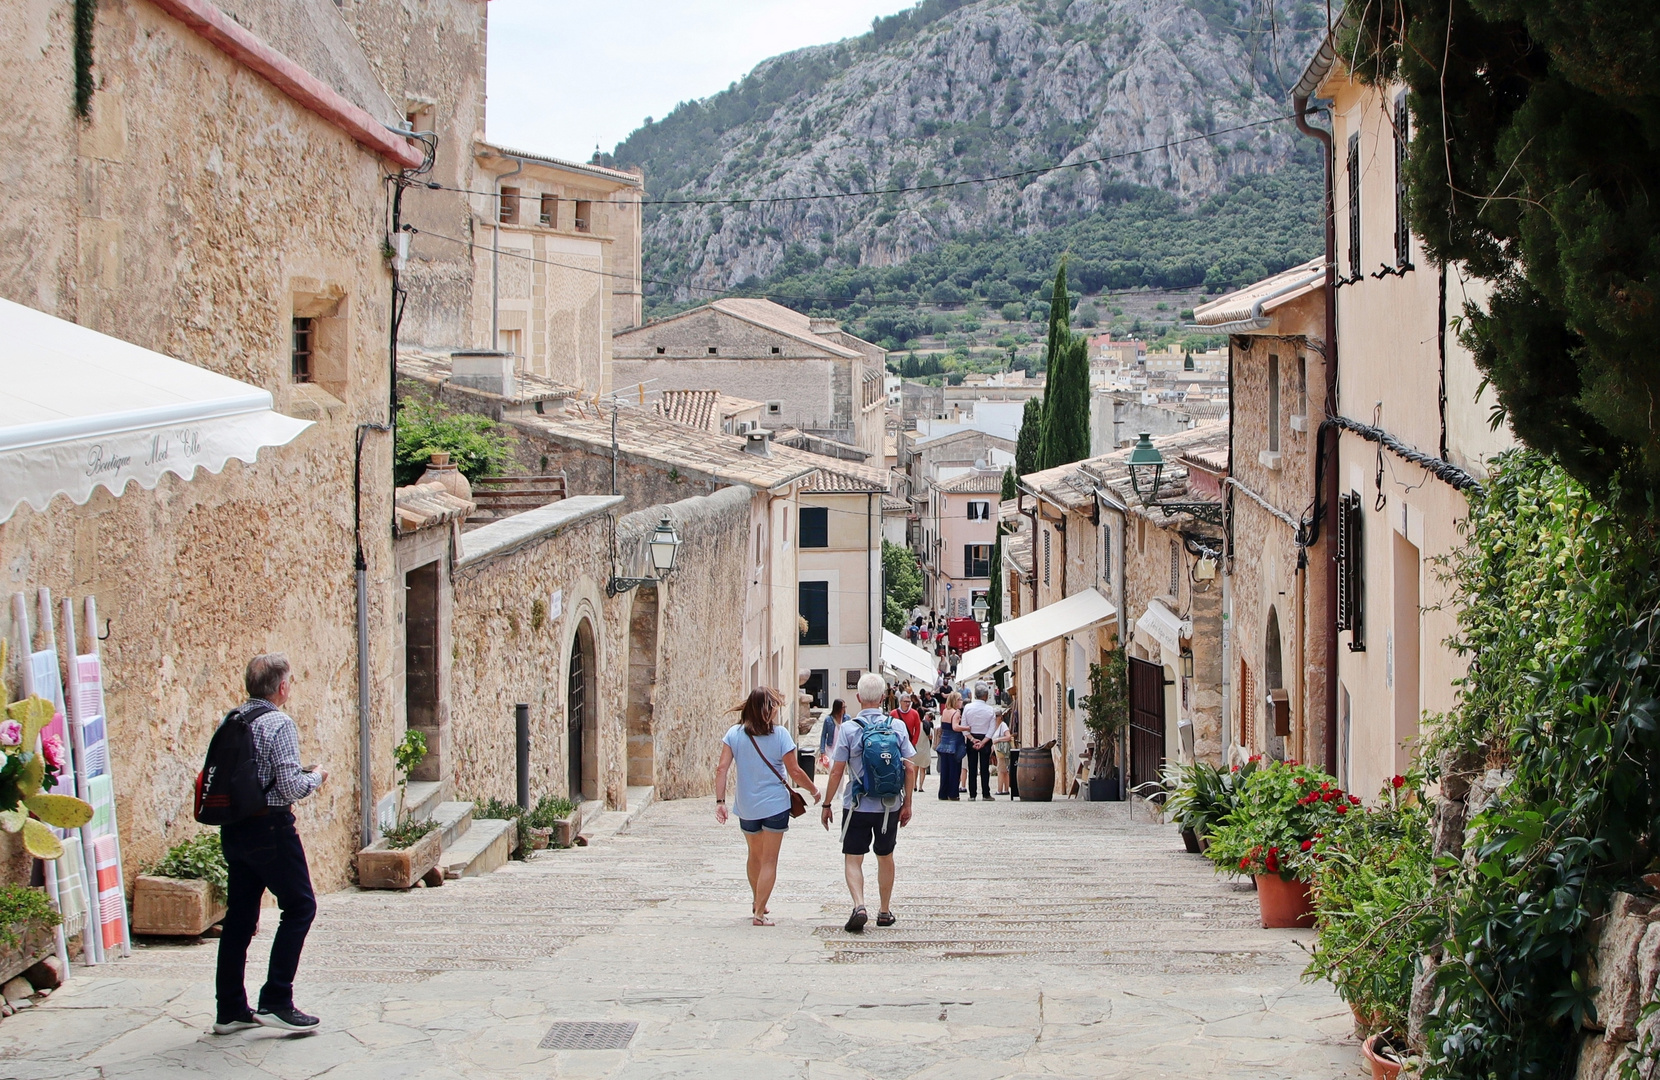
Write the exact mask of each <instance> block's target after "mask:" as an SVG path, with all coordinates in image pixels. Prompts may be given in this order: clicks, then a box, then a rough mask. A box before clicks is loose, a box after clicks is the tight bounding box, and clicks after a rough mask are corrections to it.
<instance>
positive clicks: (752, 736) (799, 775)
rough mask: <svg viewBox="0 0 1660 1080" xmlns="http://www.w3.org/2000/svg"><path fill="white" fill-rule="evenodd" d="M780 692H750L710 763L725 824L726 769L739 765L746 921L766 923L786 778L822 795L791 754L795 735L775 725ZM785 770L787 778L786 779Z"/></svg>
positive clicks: (784, 820)
mask: <svg viewBox="0 0 1660 1080" xmlns="http://www.w3.org/2000/svg"><path fill="white" fill-rule="evenodd" d="M783 703H784V695H783V694H780V693H779V692H778V691H777V690H774V689H773V688H772V687H770V686H758V687H756V688H755V689H754V690H751V691H750V692H749V697H748V698H746V699H745V700H744V703H743V704H742V705H740V706H739V707H738V708H737V709H736V710H735V711H736V712H738V713H739V714H740V719H739V722H738V723H736V724H733V725H732V728H731V730H729V731H728V732H727V733H726V737H725V738H723V739H722V740H721V751H720V764H719V765H717V766H715V820H716V821H718V822H720V823H721V824H722V825H725V824H726V820H727V817H728V815H727V811H726V774H727V772H728V770H730V769H731V768H732V766H733V765H734V764H736V765H737V767H738V781H737V790H736V791H735V792H734V793H733V805H732V809H733V812H734V813H736V814H737V815H738V827H739V828H740V829H742V830H743V834H744V840H745V842H747V843H748V844H749V888H750V891H751V892H752V893H753V894H754V903H753V904H752V905H751V906H750V921H751V922H752V923H753V924H754V925H756V926H771V925H773V922H772V920H771V919H769V918H767V901H768V900H769V899H770V898H771V897H772V887H773V884H774V882H776V881H777V880H778V850H779V848H781V847H782V846H783V844H784V833H785V832H786V831H788V829H789V827H790V786H789V780H793V781H794V782H795V786H796V787H798V788H800V789H801V790H803V791H811V792H812V793H813V801H814V802H815V803H816V802H818V801H819V799H820V798H822V796H821V795H820V794H819V790H818V788H817V787H816V786H815V785H814V784H813V781H812V779H811V778H810V777H808V775H807V774H806V773H805V772H804V771H802V768H801V766H800V765H799V764H797V763H796V760H795V740H794V739H792V738H790V732H789V729H788V728H785V727H781V726H779V725H778V724H777V723H776V721H777V719H778V708H779V706H780V705H782V704H783ZM786 774H787V775H788V777H789V780H786V779H785V776H786Z"/></svg>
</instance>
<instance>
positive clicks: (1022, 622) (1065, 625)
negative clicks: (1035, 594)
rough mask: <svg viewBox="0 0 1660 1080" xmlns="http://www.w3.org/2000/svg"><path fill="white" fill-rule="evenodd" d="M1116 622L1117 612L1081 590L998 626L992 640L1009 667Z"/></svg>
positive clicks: (1097, 595)
mask: <svg viewBox="0 0 1660 1080" xmlns="http://www.w3.org/2000/svg"><path fill="white" fill-rule="evenodd" d="M1117 619H1118V609H1117V608H1115V607H1113V605H1112V603H1111V601H1109V600H1108V599H1107V598H1106V597H1104V596H1102V595H1101V594H1100V593H1098V592H1096V591H1095V590H1094V589H1085V590H1084V591H1083V592H1080V593H1073V594H1072V595H1071V596H1069V597H1067V598H1066V599H1065V600H1057V601H1055V602H1054V603H1053V604H1050V605H1049V606H1048V607H1042V608H1038V609H1037V610H1036V611H1034V612H1032V613H1031V614H1030V615H1022V616H1021V617H1020V618H1018V619H1013V620H1011V621H1009V622H1006V623H998V624H997V630H996V632H995V633H994V634H993V636H992V640H993V641H994V642H995V643H996V644H997V651H998V652H1000V653H1002V654H1003V660H1004V662H1006V663H1011V664H1012V663H1014V658H1015V657H1017V656H1019V655H1021V654H1022V653H1028V652H1031V651H1032V650H1033V649H1035V648H1038V647H1039V646H1041V645H1047V644H1049V643H1050V642H1051V641H1058V640H1059V639H1061V638H1063V637H1067V636H1069V635H1072V634H1078V633H1082V632H1083V631H1085V630H1090V629H1093V628H1095V627H1097V626H1100V625H1101V624H1103V623H1109V622H1115V621H1116V620H1117Z"/></svg>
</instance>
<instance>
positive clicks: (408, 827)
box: [381, 821, 438, 851]
mask: <svg viewBox="0 0 1660 1080" xmlns="http://www.w3.org/2000/svg"><path fill="white" fill-rule="evenodd" d="M436 828H438V823H437V822H436V821H406V822H404V823H403V824H402V825H398V826H395V827H394V828H390V829H387V830H386V831H385V832H383V833H381V838H382V839H383V840H385V841H386V846H387V847H389V848H391V849H393V850H394V851H401V850H402V849H404V848H406V847H410V846H411V845H413V844H414V843H415V841H417V840H419V839H420V838H421V837H423V836H425V835H427V834H428V833H430V832H432V831H433V830H434V829H436Z"/></svg>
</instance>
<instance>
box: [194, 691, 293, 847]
mask: <svg viewBox="0 0 1660 1080" xmlns="http://www.w3.org/2000/svg"><path fill="white" fill-rule="evenodd" d="M275 711H276V710H275V709H273V708H272V707H271V706H269V705H267V704H265V703H264V702H253V701H250V702H248V703H247V704H246V705H239V706H237V707H236V708H234V709H232V710H231V711H230V712H229V713H227V714H226V715H225V719H224V722H223V723H221V724H220V725H219V730H217V731H215V732H214V733H213V739H212V740H211V741H209V743H208V751H207V760H206V761H205V762H203V764H202V771H201V772H200V773H198V774H197V775H196V820H197V821H200V822H201V823H202V824H203V825H229V824H232V823H233V822H237V821H241V820H242V819H243V818H248V817H252V816H253V815H255V814H257V813H259V812H260V811H261V810H263V809H265V793H266V792H267V791H269V790H270V785H265V786H261V785H260V782H259V768H258V766H257V765H255V763H254V732H253V727H252V725H253V722H254V721H255V720H258V719H259V718H260V717H262V716H264V715H265V714H266V713H268V712H275Z"/></svg>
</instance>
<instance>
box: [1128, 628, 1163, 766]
mask: <svg viewBox="0 0 1660 1080" xmlns="http://www.w3.org/2000/svg"><path fill="white" fill-rule="evenodd" d="M1129 659H1130V778H1129V779H1130V787H1132V788H1133V787H1135V786H1136V785H1137V784H1145V783H1146V782H1147V781H1149V780H1157V779H1159V774H1160V770H1161V769H1162V768H1163V767H1164V668H1162V667H1160V666H1159V665H1158V664H1154V663H1150V662H1148V661H1146V660H1141V659H1138V658H1136V657H1134V656H1132V657H1130V658H1129Z"/></svg>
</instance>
